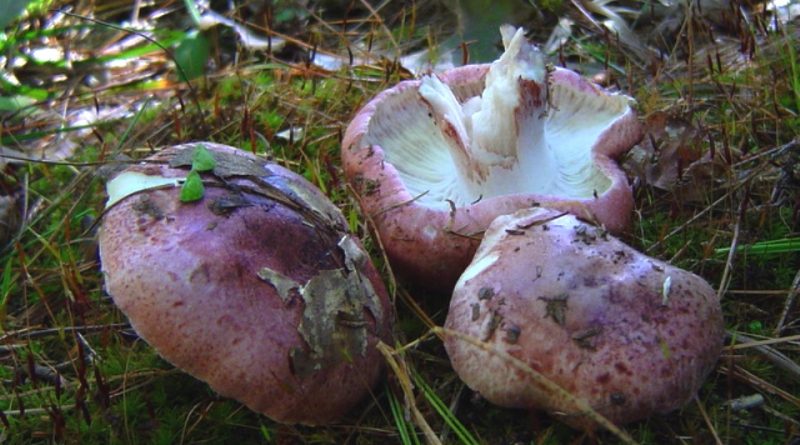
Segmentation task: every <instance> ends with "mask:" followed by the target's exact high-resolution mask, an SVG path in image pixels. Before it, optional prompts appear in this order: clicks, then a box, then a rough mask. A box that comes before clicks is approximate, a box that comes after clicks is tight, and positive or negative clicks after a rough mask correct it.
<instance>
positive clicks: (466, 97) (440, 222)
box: [342, 30, 641, 291]
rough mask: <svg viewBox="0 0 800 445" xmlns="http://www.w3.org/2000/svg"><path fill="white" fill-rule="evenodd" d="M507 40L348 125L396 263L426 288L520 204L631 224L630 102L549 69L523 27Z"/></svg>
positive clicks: (451, 278) (448, 276)
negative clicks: (621, 160) (491, 58)
mask: <svg viewBox="0 0 800 445" xmlns="http://www.w3.org/2000/svg"><path fill="white" fill-rule="evenodd" d="M504 44H505V46H506V51H505V53H504V54H503V55H502V56H501V57H500V59H498V60H497V61H495V62H494V63H492V64H490V65H470V66H465V67H461V68H456V69H453V70H451V71H447V72H445V73H443V74H440V75H437V76H428V77H425V78H423V79H422V80H416V81H406V82H401V83H400V84H398V85H397V86H395V87H393V88H391V89H389V90H386V91H384V92H383V93H381V94H379V95H378V96H377V97H375V98H374V99H373V100H372V101H371V102H369V103H368V104H367V105H366V106H365V107H364V108H363V109H362V110H360V111H359V113H358V114H357V115H356V117H355V118H354V119H353V121H352V122H351V124H350V126H349V127H348V129H347V132H346V134H345V137H344V140H343V144H342V145H343V149H342V158H343V163H344V168H345V173H346V174H347V177H348V179H349V180H350V182H351V183H352V184H353V185H354V188H355V190H356V192H357V193H358V194H359V195H360V198H359V199H360V202H361V203H362V206H363V208H364V211H365V212H366V213H367V214H368V215H369V217H370V218H371V219H372V220H373V221H374V222H375V224H376V226H377V230H378V232H379V235H380V237H381V241H382V243H383V246H384V247H385V249H386V251H387V254H388V256H389V258H390V260H391V261H392V265H393V267H394V268H395V269H396V270H397V271H398V272H400V273H401V274H402V275H405V276H406V277H408V278H410V279H413V280H414V281H415V282H417V283H419V284H420V285H423V286H427V287H431V288H438V289H440V290H448V291H449V289H452V285H453V283H455V281H456V279H457V277H458V275H459V274H460V273H461V271H463V269H464V267H466V265H467V264H468V263H469V260H470V258H471V257H472V255H473V253H474V252H475V249H476V247H477V245H478V242H479V241H480V237H481V235H482V233H483V231H484V230H485V229H486V227H488V225H489V223H491V222H492V220H494V219H495V218H496V217H497V216H499V215H503V214H508V213H512V212H514V211H516V210H519V209H522V208H529V207H535V206H546V207H552V208H557V209H561V210H565V211H569V212H572V213H574V214H576V215H579V216H581V217H584V218H586V219H591V220H594V221H597V222H598V223H599V224H603V225H604V226H605V227H607V228H608V229H609V230H611V231H619V230H621V229H623V228H624V227H625V226H626V225H627V224H628V221H629V218H630V213H631V210H632V207H633V198H632V194H631V190H630V187H629V185H628V181H627V178H626V177H625V174H624V173H623V172H622V171H621V170H620V168H619V167H618V166H617V164H616V162H615V161H614V160H613V158H614V157H615V156H618V155H620V154H621V153H623V152H625V151H626V150H628V149H629V148H630V147H631V146H632V145H634V144H635V143H636V142H637V141H638V140H639V139H640V137H641V128H640V125H639V123H638V121H637V119H636V116H635V114H634V112H633V110H632V109H631V107H630V105H629V104H630V102H631V99H630V98H629V97H627V96H624V95H621V94H611V93H608V92H606V91H604V90H602V89H600V88H599V87H597V86H595V85H594V84H591V83H589V82H588V81H586V80H584V79H583V78H581V77H580V76H579V75H577V74H576V73H574V72H571V71H568V70H564V69H560V68H552V67H548V66H545V64H544V63H543V61H542V56H541V54H540V53H539V52H538V50H537V49H536V48H535V47H534V46H533V45H531V44H529V43H528V42H527V41H526V40H525V38H524V35H523V32H522V30H518V31H517V32H516V33H515V34H514V35H513V36H511V35H510V34H508V33H507V35H504Z"/></svg>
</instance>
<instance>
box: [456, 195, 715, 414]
mask: <svg viewBox="0 0 800 445" xmlns="http://www.w3.org/2000/svg"><path fill="white" fill-rule="evenodd" d="M445 326H446V327H447V328H449V329H452V330H455V331H458V332H461V333H463V334H466V335H468V336H470V337H473V338H476V339H478V340H481V341H483V342H486V345H487V346H488V348H484V349H481V348H478V347H476V346H474V345H471V344H470V343H468V342H466V341H464V340H463V339H459V338H457V336H455V335H453V336H450V337H447V338H446V339H445V347H446V349H447V353H448V355H449V356H450V360H451V362H452V364H453V368H454V369H455V370H456V372H457V373H458V375H459V376H460V377H461V379H462V380H463V381H464V382H465V383H466V384H467V385H468V386H469V387H470V388H472V389H473V390H475V391H477V392H478V393H480V394H481V395H482V396H483V397H485V398H486V399H487V400H489V401H491V402H493V403H495V404H498V405H501V406H504V407H513V408H529V409H541V410H545V411H547V412H549V413H550V414H552V415H554V416H556V417H557V418H558V419H560V420H562V421H564V422H565V423H567V424H569V425H572V426H575V427H578V428H586V429H592V428H594V427H595V426H596V425H594V424H593V422H592V421H591V420H590V419H589V418H588V417H587V416H585V415H584V414H582V412H581V411H580V410H579V409H577V408H576V406H575V405H574V402H572V401H570V400H565V399H564V398H563V397H558V396H555V395H554V394H552V393H550V392H548V391H546V390H544V389H543V388H542V387H541V386H539V385H537V384H536V383H535V382H533V381H532V379H531V377H530V376H527V375H523V373H521V372H520V371H519V370H518V369H517V368H514V367H512V366H510V364H509V363H508V362H506V361H505V360H504V359H503V358H502V357H501V356H498V355H497V354H493V353H492V350H499V351H505V352H507V353H508V354H510V355H511V356H513V357H515V358H517V359H519V360H521V361H522V362H523V363H525V364H527V365H528V366H529V367H530V368H531V369H533V370H534V371H536V372H538V373H540V374H541V375H543V376H544V377H546V378H548V379H549V380H550V381H552V382H554V383H556V384H557V385H559V386H560V387H561V388H563V389H565V390H566V391H568V392H569V393H571V394H572V395H574V396H576V397H578V398H581V399H583V400H585V401H586V402H587V403H588V404H589V405H590V406H591V407H592V408H593V409H594V410H595V411H597V412H598V413H600V414H602V415H603V416H605V417H606V418H607V419H609V420H611V421H612V422H614V423H616V424H621V423H626V422H631V421H634V420H638V419H642V418H645V417H647V416H650V415H652V414H659V413H666V412H669V411H671V410H674V409H676V408H678V407H680V406H682V405H683V404H685V403H686V402H688V401H689V400H691V398H692V397H693V396H694V395H695V394H696V392H697V390H698V388H699V387H700V385H701V384H702V382H703V380H704V379H705V378H706V376H707V375H708V374H709V372H710V371H711V370H712V368H713V367H714V365H715V363H716V361H717V359H718V357H719V355H720V352H721V348H722V343H723V338H724V325H723V320H722V312H721V308H720V304H719V300H718V298H717V295H716V293H715V292H714V290H713V289H712V288H711V287H710V286H709V285H708V283H706V282H705V281H704V280H703V279H702V278H700V277H698V276H697V275H695V274H692V273H690V272H687V271H685V270H682V269H678V268H676V267H673V266H671V265H669V264H666V263H664V262H662V261H659V260H656V259H653V258H650V257H647V256H645V255H643V254H641V253H639V252H637V251H635V250H634V249H632V248H631V247H629V246H627V245H625V244H624V243H622V242H621V241H619V240H618V239H616V238H613V237H612V236H610V235H608V234H607V233H606V232H605V231H603V230H601V229H599V228H597V227H594V226H591V225H589V224H586V223H585V222H582V221H580V220H578V219H577V218H576V217H574V216H571V215H566V214H562V213H559V212H555V211H552V210H544V209H529V210H522V211H519V212H518V213H515V214H512V215H506V216H501V217H499V218H498V219H497V220H496V221H495V222H494V223H492V225H491V227H490V228H489V230H487V232H486V235H485V237H484V240H483V242H482V243H481V246H480V248H479V249H478V252H477V254H476V255H475V258H474V260H473V262H472V263H471V264H470V266H469V267H468V268H467V270H466V271H465V272H464V274H463V275H462V276H461V278H460V280H459V281H458V284H457V285H456V288H455V291H454V293H453V299H452V300H451V304H450V311H449V313H448V316H447V321H446V323H445Z"/></svg>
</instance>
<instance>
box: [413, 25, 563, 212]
mask: <svg viewBox="0 0 800 445" xmlns="http://www.w3.org/2000/svg"><path fill="white" fill-rule="evenodd" d="M504 37H505V36H504ZM504 44H505V45H506V51H505V53H503V56H502V57H500V59H498V60H497V61H496V62H495V63H493V64H492V67H491V68H490V69H489V73H488V74H487V76H486V81H485V89H484V91H483V94H482V95H481V96H480V97H473V98H471V99H469V100H468V101H466V102H465V103H464V104H463V105H462V104H461V103H460V102H459V101H458V99H457V98H456V96H455V95H454V94H453V92H452V91H451V90H450V88H449V87H448V86H447V85H445V84H444V83H443V82H441V81H440V80H439V79H438V78H436V77H434V76H429V77H425V78H423V79H422V84H421V86H420V88H419V94H420V96H422V98H423V99H424V100H425V102H427V103H428V105H429V106H430V108H431V117H432V119H433V120H434V122H436V125H437V126H439V128H441V130H442V133H443V134H444V136H445V141H446V144H447V148H448V150H449V152H450V155H451V157H452V158H453V161H454V162H455V164H456V165H457V166H458V168H457V169H456V172H457V173H458V175H459V178H458V179H459V183H460V186H461V187H462V189H463V190H467V191H468V192H469V194H470V195H472V198H473V199H479V198H480V197H491V196H498V195H502V194H505V193H507V191H508V190H509V189H513V188H514V187H513V185H514V184H529V185H531V187H532V188H533V189H539V190H547V189H550V188H551V186H552V184H551V183H552V182H553V178H554V176H553V175H537V176H532V175H530V172H531V171H537V170H538V171H554V170H553V169H555V167H556V160H555V157H554V154H553V151H552V150H551V149H550V148H549V147H548V146H547V144H546V142H545V120H546V115H547V103H548V101H547V93H548V91H547V88H546V83H545V82H546V70H545V68H544V62H543V60H542V56H541V54H540V53H539V51H537V50H536V48H535V47H534V46H533V45H531V44H530V43H528V42H527V41H526V40H525V36H524V33H523V32H522V30H521V29H520V30H518V31H517V32H516V33H515V34H514V35H513V37H511V38H510V39H504Z"/></svg>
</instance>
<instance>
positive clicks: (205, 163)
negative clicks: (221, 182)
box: [192, 144, 217, 172]
mask: <svg viewBox="0 0 800 445" xmlns="http://www.w3.org/2000/svg"><path fill="white" fill-rule="evenodd" d="M216 165H217V161H216V160H215V159H214V155H212V154H211V152H210V151H208V149H207V148H206V147H205V145H203V144H200V145H198V146H197V147H196V148H195V149H194V151H193V152H192V170H196V171H198V172H207V171H211V170H213V169H214V167H215V166H216Z"/></svg>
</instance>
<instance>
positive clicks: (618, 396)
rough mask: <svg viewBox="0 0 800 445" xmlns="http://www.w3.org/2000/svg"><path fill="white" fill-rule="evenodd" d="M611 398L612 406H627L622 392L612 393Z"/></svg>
mask: <svg viewBox="0 0 800 445" xmlns="http://www.w3.org/2000/svg"><path fill="white" fill-rule="evenodd" d="M609 398H610V400H611V404H612V405H616V406H620V405H624V404H625V395H624V394H622V393H621V392H612V393H611V395H610V396H609Z"/></svg>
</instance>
